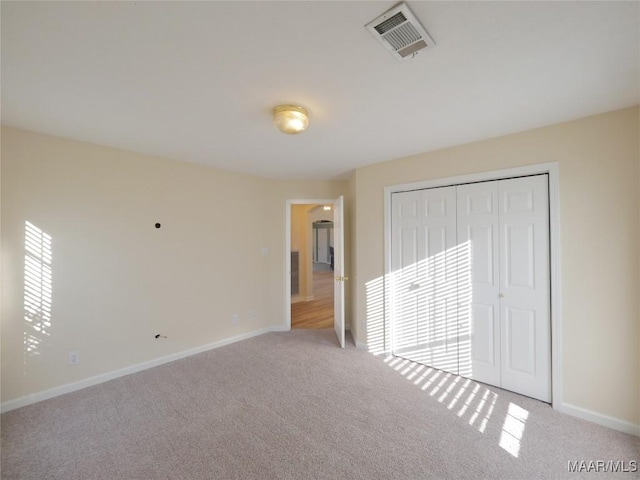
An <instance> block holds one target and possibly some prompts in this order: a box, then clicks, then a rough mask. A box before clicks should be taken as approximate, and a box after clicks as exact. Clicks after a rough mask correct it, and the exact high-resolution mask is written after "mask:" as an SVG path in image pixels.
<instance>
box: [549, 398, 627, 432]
mask: <svg viewBox="0 0 640 480" xmlns="http://www.w3.org/2000/svg"><path fill="white" fill-rule="evenodd" d="M560 411H561V412H562V413H566V414H567V415H571V416H573V417H578V418H581V419H583V420H588V421H589V422H593V423H597V424H598V425H603V426H605V427H609V428H612V429H614V430H618V431H620V432H624V433H628V434H629V435H635V436H636V437H640V425H634V424H633V423H631V422H627V421H626V420H620V419H619V418H614V417H610V416H608V415H604V414H602V413H598V412H594V411H593V410H587V409H586V408H582V407H576V406H575V405H571V404H570V403H563V404H562V407H561V408H560Z"/></svg>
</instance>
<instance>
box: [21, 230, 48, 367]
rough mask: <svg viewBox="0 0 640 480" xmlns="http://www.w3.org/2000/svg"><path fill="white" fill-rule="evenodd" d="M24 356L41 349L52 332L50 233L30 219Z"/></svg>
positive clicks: (26, 248) (26, 270)
mask: <svg viewBox="0 0 640 480" xmlns="http://www.w3.org/2000/svg"><path fill="white" fill-rule="evenodd" d="M24 248H25V255H24V356H25V359H26V358H27V357H33V356H36V355H39V354H40V353H41V352H40V350H41V346H42V342H43V341H44V338H45V337H48V336H50V335H51V332H50V330H51V308H52V300H53V299H52V295H53V288H52V281H53V272H52V267H51V266H52V260H53V254H52V244H51V236H50V235H48V234H46V233H45V232H43V231H42V230H40V229H39V228H38V227H36V226H35V225H33V224H32V223H31V222H25V234H24Z"/></svg>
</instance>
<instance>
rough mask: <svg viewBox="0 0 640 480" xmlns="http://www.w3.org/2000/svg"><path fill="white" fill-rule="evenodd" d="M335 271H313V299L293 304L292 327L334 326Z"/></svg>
mask: <svg viewBox="0 0 640 480" xmlns="http://www.w3.org/2000/svg"><path fill="white" fill-rule="evenodd" d="M333 275H334V273H333V271H328V272H313V296H314V298H313V300H310V301H308V302H296V303H293V304H292V305H291V328H333V281H334V280H333Z"/></svg>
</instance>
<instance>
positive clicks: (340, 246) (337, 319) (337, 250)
mask: <svg viewBox="0 0 640 480" xmlns="http://www.w3.org/2000/svg"><path fill="white" fill-rule="evenodd" d="M333 265H334V267H333V273H334V275H335V282H333V283H334V289H333V310H334V312H333V314H334V320H333V329H334V330H335V332H336V336H337V337H338V343H339V344H340V347H341V348H344V331H345V325H344V282H345V280H346V279H347V278H346V277H345V275H344V199H343V197H342V196H340V197H338V198H337V199H336V200H335V201H334V203H333Z"/></svg>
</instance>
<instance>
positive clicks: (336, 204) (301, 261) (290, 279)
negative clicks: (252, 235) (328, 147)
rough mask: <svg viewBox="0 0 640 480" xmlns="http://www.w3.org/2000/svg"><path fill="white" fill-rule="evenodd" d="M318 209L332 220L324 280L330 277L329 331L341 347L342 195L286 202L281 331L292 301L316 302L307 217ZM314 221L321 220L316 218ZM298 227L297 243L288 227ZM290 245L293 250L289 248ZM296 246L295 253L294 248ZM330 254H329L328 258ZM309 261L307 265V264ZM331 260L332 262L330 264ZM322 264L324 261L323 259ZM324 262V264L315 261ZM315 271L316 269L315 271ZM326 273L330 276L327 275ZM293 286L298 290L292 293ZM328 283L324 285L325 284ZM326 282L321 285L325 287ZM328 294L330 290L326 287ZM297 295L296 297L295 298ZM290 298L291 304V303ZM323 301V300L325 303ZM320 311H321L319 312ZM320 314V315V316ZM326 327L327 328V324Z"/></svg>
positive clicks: (316, 284)
mask: <svg viewBox="0 0 640 480" xmlns="http://www.w3.org/2000/svg"><path fill="white" fill-rule="evenodd" d="M325 206H329V207H331V210H329V209H327V210H324V207H325ZM320 207H321V208H322V210H323V211H324V212H327V213H328V212H331V213H332V217H333V245H330V244H329V245H327V249H328V250H329V247H332V248H333V250H329V252H330V256H329V262H330V265H331V264H332V265H333V270H331V268H330V269H329V271H328V272H326V273H327V275H326V277H327V279H329V278H330V282H331V283H332V284H333V330H334V331H335V334H336V338H337V340H338V345H339V347H340V348H344V346H345V318H344V313H345V312H344V310H345V308H344V307H345V305H344V298H345V296H344V290H345V289H344V282H345V281H346V280H348V277H346V276H345V274H344V265H345V262H344V198H343V197H342V196H340V197H338V198H336V199H333V200H331V199H330V200H325V199H314V200H287V201H286V209H285V278H284V283H285V290H284V302H285V328H287V329H291V326H292V322H291V314H292V305H295V304H296V303H298V302H296V301H295V299H296V298H297V299H298V300H299V301H304V302H312V301H314V300H316V295H318V294H319V292H320V287H319V285H320V282H318V281H315V282H314V278H313V263H312V262H313V261H312V259H313V256H312V253H310V252H312V250H313V237H312V229H313V225H312V223H313V219H312V218H311V217H310V216H309V213H310V210H314V209H315V210H316V211H317V210H320ZM300 212H302V213H303V214H304V215H302V217H303V219H304V220H303V221H302V222H299V223H298V222H296V223H294V221H293V220H292V217H293V216H295V215H296V214H297V213H300ZM318 220H321V219H320V218H318ZM294 224H296V225H298V226H299V230H298V232H299V233H300V236H301V240H299V241H297V242H296V240H295V239H294V238H293V235H292V233H295V232H294V231H293V229H292V225H294ZM292 245H293V247H294V248H292ZM295 247H297V254H296V248H295ZM301 248H304V250H305V252H306V253H305V254H304V255H303V256H302V258H301V256H300V250H301ZM331 253H332V254H333V255H331ZM310 259H311V263H309V261H310ZM331 260H333V261H331ZM325 261H326V260H325ZM317 263H324V262H317ZM300 266H303V267H305V269H304V272H301V271H300ZM317 270H320V268H318V269H317ZM329 273H330V276H329V275H328V274H329ZM303 281H304V282H306V283H305V286H306V293H304V296H303V288H304V287H303V286H302V284H301V283H300V282H303ZM296 283H297V288H298V291H297V293H295V294H292V292H296ZM327 283H328V282H327ZM327 283H325V286H327V287H328V285H327ZM309 285H311V287H312V290H311V293H309V288H308V286H309ZM326 290H328V292H330V291H331V288H330V287H329V288H327V289H326ZM296 296H297V297H296ZM292 298H293V299H294V301H292ZM325 302H326V300H325ZM313 305H314V304H307V306H313ZM323 311H324V310H323ZM323 315H324V314H323ZM327 326H329V325H327Z"/></svg>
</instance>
